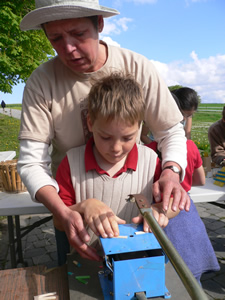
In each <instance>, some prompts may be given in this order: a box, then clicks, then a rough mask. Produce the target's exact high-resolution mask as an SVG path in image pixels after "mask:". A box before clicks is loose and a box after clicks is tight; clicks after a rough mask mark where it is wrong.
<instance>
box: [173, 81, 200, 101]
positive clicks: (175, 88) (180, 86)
mask: <svg viewBox="0 0 225 300" xmlns="http://www.w3.org/2000/svg"><path fill="white" fill-rule="evenodd" d="M182 87H183V86H182V85H171V86H169V87H168V88H169V90H170V91H171V92H172V91H173V90H177V89H179V88H182ZM194 91H195V90H194ZM195 92H196V93H197V97H198V103H201V101H202V100H201V97H200V96H199V94H198V92H197V91H195Z"/></svg>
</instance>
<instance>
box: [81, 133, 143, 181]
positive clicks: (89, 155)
mask: <svg viewBox="0 0 225 300" xmlns="http://www.w3.org/2000/svg"><path fill="white" fill-rule="evenodd" d="M93 145H94V139H93V137H92V138H90V139H89V140H88V142H87V145H86V148H85V156H84V160H85V170H86V172H88V171H90V170H96V171H97V172H98V173H99V174H107V175H109V174H108V173H107V172H106V171H105V170H103V169H101V168H100V167H99V165H98V163H97V161H96V159H95V156H94V152H93ZM137 162H138V150H137V145H136V144H134V147H133V148H132V149H131V151H130V152H129V153H128V155H127V159H126V162H125V164H124V166H123V167H122V168H121V169H120V170H119V171H118V172H117V173H116V174H115V175H114V176H113V178H116V177H118V176H119V175H120V174H122V173H123V172H126V171H127V169H132V170H134V171H136V168H137Z"/></svg>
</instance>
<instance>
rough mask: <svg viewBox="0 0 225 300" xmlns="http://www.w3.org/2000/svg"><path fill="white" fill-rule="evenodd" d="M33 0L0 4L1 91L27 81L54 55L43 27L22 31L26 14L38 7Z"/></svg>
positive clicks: (6, 91)
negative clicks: (21, 25)
mask: <svg viewBox="0 0 225 300" xmlns="http://www.w3.org/2000/svg"><path fill="white" fill-rule="evenodd" d="M34 7H35V4H34V1H33V0H32V1H31V0H13V1H7V0H4V1H1V4H0V28H1V30H0V91H2V92H4V93H12V87H13V86H14V85H16V84H18V83H19V82H25V81H26V80H27V78H28V77H29V76H30V74H31V73H32V71H33V70H34V69H36V68H37V67H38V66H39V65H40V64H41V63H43V62H45V61H47V60H48V59H50V58H52V57H53V56H54V50H53V48H52V46H51V44H50V43H49V41H48V40H47V38H46V36H45V34H44V32H43V30H31V31H21V30H20V28H19V24H20V21H21V20H22V18H23V16H24V15H25V14H27V13H28V12H29V11H30V10H32V9H34Z"/></svg>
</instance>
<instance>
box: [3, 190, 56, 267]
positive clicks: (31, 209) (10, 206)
mask: <svg viewBox="0 0 225 300" xmlns="http://www.w3.org/2000/svg"><path fill="white" fill-rule="evenodd" d="M49 213H50V212H49V210H48V209H47V208H46V207H45V206H44V205H43V204H41V203H36V202H33V201H32V200H31V197H30V195H29V193H28V192H25V193H16V194H13V193H5V192H0V216H7V219H8V233H9V247H10V256H11V266H12V268H16V266H17V263H18V262H20V263H23V264H25V262H24V260H23V254H22V243H21V239H22V237H23V236H25V235H26V234H27V233H29V232H30V231H31V230H33V229H34V228H35V227H37V226H40V225H41V224H43V223H45V222H47V221H49V220H50V219H51V218H52V217H51V216H48V217H46V218H43V219H41V220H40V221H37V222H35V223H34V224H32V225H30V226H28V227H25V228H23V229H22V230H23V231H24V232H23V233H21V232H22V230H21V228H20V215H32V214H49ZM13 217H14V218H15V225H16V226H15V229H16V236H15V235H14V222H13ZM16 244H17V251H16ZM16 252H18V261H17V260H16Z"/></svg>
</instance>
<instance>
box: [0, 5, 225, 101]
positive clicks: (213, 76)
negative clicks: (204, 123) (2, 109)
mask: <svg viewBox="0 0 225 300" xmlns="http://www.w3.org/2000/svg"><path fill="white" fill-rule="evenodd" d="M99 2H100V4H101V5H103V6H108V7H111V8H115V9H117V10H119V11H120V15H118V16H115V17H112V18H107V19H105V28H104V31H103V33H102V34H101V38H102V39H104V40H105V41H107V42H108V43H111V44H115V45H117V46H119V47H123V48H128V49H131V50H133V51H135V52H138V53H141V54H143V55H145V56H146V57H147V58H148V59H149V60H151V61H152V62H153V63H154V65H155V66H156V68H157V69H158V71H159V73H160V74H161V75H162V76H163V78H164V80H165V81H166V83H167V85H168V86H170V85H175V84H180V85H182V86H188V87H191V88H194V89H195V90H196V91H197V92H198V94H199V95H200V97H201V100H202V102H203V103H225V17H224V13H225V1H224V0H99ZM23 87H24V86H23V85H22V84H20V85H18V86H16V87H15V88H14V89H13V94H12V95H10V94H3V93H0V99H1V100H2V99H4V100H5V101H6V103H21V101H22V92H23Z"/></svg>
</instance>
